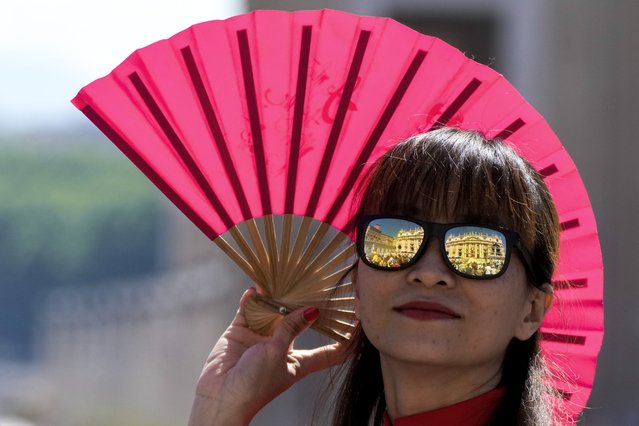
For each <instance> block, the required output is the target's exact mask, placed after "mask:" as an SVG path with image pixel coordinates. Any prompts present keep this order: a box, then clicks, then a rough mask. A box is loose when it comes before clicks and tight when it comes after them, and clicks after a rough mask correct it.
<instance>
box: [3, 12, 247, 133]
mask: <svg viewBox="0 0 639 426" xmlns="http://www.w3.org/2000/svg"><path fill="white" fill-rule="evenodd" d="M5 3H6V4H3V7H2V13H1V14H0V77H1V78H0V134H2V133H5V132H11V133H12V132H21V131H31V130H38V129H40V128H45V129H47V128H50V129H56V130H62V129H64V128H66V127H68V126H73V125H77V124H79V123H80V122H82V121H83V120H84V118H83V117H81V114H79V113H78V112H77V111H76V110H75V109H74V108H73V107H72V106H71V104H70V102H69V100H70V99H71V98H72V97H73V96H74V95H75V94H76V93H77V91H78V90H79V89H80V88H81V87H82V86H84V85H85V84H87V83H89V82H91V81H93V80H95V79H96V78H99V77H101V76H103V75H105V74H108V73H109V71H111V69H113V68H114V67H115V66H116V65H118V64H119V63H120V62H121V61H122V60H123V59H124V58H125V57H126V56H128V54H129V53H131V52H132V51H133V50H135V49H136V48H138V47H142V46H145V45H147V44H150V43H152V42H154V41H156V40H159V39H162V38H167V37H169V36H171V35H173V34H175V33H177V32H178V31H181V30H183V29H185V28H187V27H189V26H191V25H192V24H195V23H197V22H201V21H207V20H211V19H224V18H227V17H229V16H233V15H235V14H238V13H242V12H243V11H244V10H245V9H244V8H245V5H244V2H243V0H224V1H217V0H215V1H211V0H208V1H198V0H181V1H180V2H163V1H157V0H156V1H152V0H110V1H109V2H104V1H95V0H84V1H81V0H56V1H47V0H20V1H11V2H5Z"/></svg>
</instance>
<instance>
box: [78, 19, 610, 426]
mask: <svg viewBox="0 0 639 426" xmlns="http://www.w3.org/2000/svg"><path fill="white" fill-rule="evenodd" d="M73 103H74V105H75V106H76V107H78V108H79V109H80V110H81V111H82V112H83V113H84V114H85V115H86V116H87V117H88V118H89V119H90V120H91V121H92V122H93V123H94V124H95V125H96V126H97V127H98V128H99V129H100V130H101V131H102V132H104V134H105V135H106V136H107V137H108V138H109V139H111V141H112V142H113V143H114V144H115V145H117V146H118V148H119V149H120V150H122V152H123V153H124V154H125V155H126V156H127V157H128V158H129V159H130V160H131V161H132V162H133V163H134V164H135V165H136V166H137V167H138V168H139V169H140V170H141V171H142V172H143V173H144V174H145V175H146V176H147V177H148V178H149V179H150V180H151V181H152V182H153V183H154V184H155V185H156V186H157V187H158V188H159V189H160V190H161V191H162V192H163V193H164V194H165V195H166V196H167V197H168V198H170V199H171V201H172V202H173V203H174V204H175V205H176V206H177V207H178V208H179V209H180V210H181V211H182V212H183V213H184V214H185V215H186V216H188V218H189V219H190V220H191V221H192V222H193V223H194V224H195V225H196V226H197V227H198V228H199V229H201V230H202V232H204V233H205V234H206V235H207V236H208V237H209V238H210V239H211V240H213V241H214V242H215V243H216V244H218V245H219V246H220V247H221V248H222V250H224V252H226V253H227V254H228V255H229V256H230V257H231V258H232V259H233V260H234V261H235V262H236V263H237V264H238V265H239V266H240V268H242V270H244V271H245V272H246V274H247V275H248V276H249V277H250V278H251V279H252V280H253V281H254V282H255V283H256V285H257V286H258V289H259V295H258V296H256V297H255V298H253V299H252V300H251V303H250V306H248V307H247V315H248V317H249V318H248V319H249V322H250V324H251V327H253V328H254V329H256V330H257V331H259V332H261V333H264V334H268V333H269V332H270V330H271V329H272V327H273V325H274V324H275V323H276V322H277V321H278V320H279V319H280V318H281V316H282V314H285V313H287V312H288V311H290V310H292V309H295V308H296V307H299V306H304V305H314V306H317V307H318V308H320V311H321V317H320V320H318V321H317V322H316V323H315V325H314V328H316V329H317V330H318V331H320V332H322V333H324V334H326V335H328V336H330V337H332V338H334V339H336V340H341V341H343V340H345V339H347V338H348V337H347V336H348V333H349V332H350V331H351V330H352V328H353V325H354V321H355V320H354V316H353V311H352V291H351V285H352V284H351V282H350V279H349V277H348V271H349V266H350V265H351V264H352V262H353V261H354V252H355V250H354V248H353V244H352V241H351V237H352V236H353V220H352V200H353V192H354V188H355V187H356V185H357V183H358V181H359V179H360V177H361V176H362V175H363V174H364V173H365V172H366V170H367V168H368V167H369V166H370V164H371V163H372V162H373V161H374V160H376V159H377V158H378V157H379V156H380V155H382V154H383V153H384V152H386V151H387V150H388V149H389V148H390V147H392V146H393V145H394V144H396V143H397V142H399V141H400V140H402V139H404V138H406V137H408V136H411V135H414V134H416V133H420V132H424V131H427V130H429V129H432V128H435V127H438V126H443V125H447V126H456V127H460V128H464V129H475V130H479V131H481V132H482V133H483V134H484V135H486V136H487V137H488V138H502V139H504V140H505V141H506V142H507V143H509V144H510V145H512V146H513V147H514V148H515V149H516V150H517V151H518V152H519V153H520V154H522V155H523V156H524V157H525V158H526V159H527V160H528V161H530V162H531V163H532V164H533V166H534V167H536V168H537V169H538V170H539V171H540V172H541V174H542V175H543V176H544V177H545V180H546V183H547V184H548V186H549V188H550V190H551V192H552V195H553V198H554V200H555V203H556V205H557V208H558V211H559V215H560V220H561V228H562V232H561V258H560V261H559V268H558V271H557V273H556V275H555V277H554V278H555V280H556V282H555V287H556V289H557V291H556V295H557V298H556V303H555V305H554V307H553V308H552V311H551V312H550V314H549V315H548V316H547V319H546V320H545V322H544V324H543V326H542V338H543V343H542V346H543V349H544V351H545V354H546V356H547V359H548V360H549V363H550V366H551V369H552V370H553V372H554V373H555V374H557V375H562V376H563V377H567V378H569V381H565V380H558V381H557V382H556V386H557V388H558V389H559V391H560V393H561V395H562V396H563V398H564V400H565V403H566V404H565V406H566V409H567V410H568V412H569V413H570V415H571V417H572V418H576V416H577V415H578V414H579V412H580V411H581V410H582V408H583V407H584V405H585V403H586V401H587V399H588V396H589V394H590V390H591V388H592V384H593V378H594V371H595V363H596V357H597V354H598V352H599V348H600V346H601V342H602V337H603V304H602V297H603V295H602V289H603V272H602V270H603V267H602V261H601V253H600V247H599V241H598V236H597V229H596V224H595V220H594V217H593V213H592V209H591V206H590V203H589V200H588V196H587V194H586V191H585V189H584V186H583V183H582V181H581V179H580V177H579V174H578V172H577V170H576V168H575V166H574V164H573V162H572V161H571V159H570V157H569V155H568V154H567V153H566V151H565V150H564V148H563V147H562V145H561V143H560V142H559V140H558V139H557V137H556V136H555V134H554V133H553V131H552V130H551V129H550V127H549V126H548V124H547V123H546V122H545V121H544V119H543V118H542V117H541V116H540V115H539V113H537V111H535V110H534V109H533V108H532V107H531V106H530V105H529V104H528V103H527V102H526V101H525V100H524V99H523V98H522V97H521V95H520V94H519V93H518V92H517V91H516V90H515V89H514V88H513V87H512V86H511V85H510V84H509V83H508V82H507V81H506V80H505V79H504V77H503V76H501V75H500V74H498V73H497V72H495V71H493V70H492V69H490V68H488V67H486V66H484V65H481V64H478V63H476V62H474V61H472V60H470V59H468V58H466V57H465V56H464V55H463V54H462V53H461V52H459V51H458V50H457V49H455V48H453V47H451V46H449V45H448V44H446V43H444V42H442V41H441V40H439V39H436V38H433V37H429V36H426V35H422V34H419V33H417V32H415V31H413V30H411V29H409V28H407V27H405V26H403V25H401V24H399V23H397V22H395V21H393V20H390V19H386V18H377V17H361V16H356V15H351V14H348V13H343V12H337V11H331V10H324V11H300V12H293V13H289V12H275V11H257V12H253V13H249V14H246V15H242V16H237V17H234V18H231V19H228V20H225V21H211V22H204V23H201V24H198V25H194V26H193V27H191V28H188V29H187V30H185V31H183V32H180V33H178V34H176V35H174V36H173V37H171V38H169V39H168V40H161V41H158V42H156V43H154V44H152V45H150V46H147V47H145V48H142V49H139V50H137V51H136V52H134V53H133V54H132V55H131V56H129V57H128V58H127V59H126V60H125V61H124V62H123V63H122V64H120V65H119V66H118V67H117V68H115V69H114V70H113V71H112V72H111V73H110V74H109V75H107V76H105V77H103V78H101V79H98V80H96V81H94V82H93V83H91V84H89V85H88V86H86V87H84V88H83V89H82V90H81V91H80V93H79V94H78V95H77V97H76V98H75V99H74V100H73Z"/></svg>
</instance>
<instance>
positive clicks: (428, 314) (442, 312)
mask: <svg viewBox="0 0 639 426" xmlns="http://www.w3.org/2000/svg"><path fill="white" fill-rule="evenodd" d="M394 309H395V311H397V312H399V313H400V314H402V315H405V316H407V317H410V318H414V319H419V320H445V319H458V318H461V315H459V314H458V313H457V312H455V311H453V310H452V309H450V308H448V307H446V306H444V305H440V304H439V303H435V302H426V301H413V302H408V303H404V304H403V305H400V306H397V307H396V308H394Z"/></svg>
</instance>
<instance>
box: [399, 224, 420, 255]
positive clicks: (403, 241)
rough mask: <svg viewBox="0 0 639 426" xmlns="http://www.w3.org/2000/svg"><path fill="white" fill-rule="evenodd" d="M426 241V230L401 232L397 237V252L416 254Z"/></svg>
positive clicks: (418, 229)
mask: <svg viewBox="0 0 639 426" xmlns="http://www.w3.org/2000/svg"><path fill="white" fill-rule="evenodd" d="M423 240H424V229H423V228H416V229H407V230H404V229H402V230H400V231H399V232H398V233H397V237H395V247H396V248H397V251H398V252H400V253H404V254H415V253H417V250H419V246H421V244H422V241H423Z"/></svg>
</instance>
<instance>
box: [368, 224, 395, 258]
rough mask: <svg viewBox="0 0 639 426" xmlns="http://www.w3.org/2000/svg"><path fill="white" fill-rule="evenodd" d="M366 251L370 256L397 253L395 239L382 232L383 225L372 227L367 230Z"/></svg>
mask: <svg viewBox="0 0 639 426" xmlns="http://www.w3.org/2000/svg"><path fill="white" fill-rule="evenodd" d="M364 242H365V244H364V250H365V251H366V254H368V255H369V256H370V255H372V254H373V253H377V254H379V255H383V254H386V253H391V252H393V251H395V245H394V238H393V237H391V236H390V235H386V234H384V233H383V232H382V230H381V225H379V224H375V225H371V226H369V227H368V228H367V229H366V238H365V239H364Z"/></svg>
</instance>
